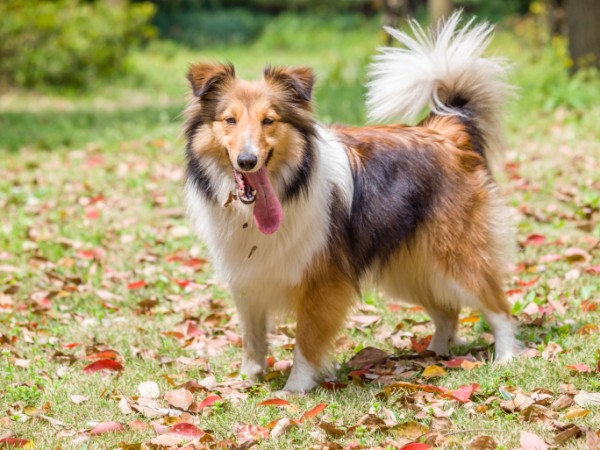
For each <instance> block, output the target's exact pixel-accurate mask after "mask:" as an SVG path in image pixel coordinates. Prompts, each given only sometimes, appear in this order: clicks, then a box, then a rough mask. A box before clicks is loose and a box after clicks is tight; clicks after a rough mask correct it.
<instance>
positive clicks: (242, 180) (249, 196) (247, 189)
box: [233, 169, 256, 205]
mask: <svg viewBox="0 0 600 450" xmlns="http://www.w3.org/2000/svg"><path fill="white" fill-rule="evenodd" d="M233 176H234V178H235V182H236V183H237V186H238V192H237V197H238V198H239V199H240V201H241V202H242V203H245V204H246V205H250V204H252V203H254V202H255V201H256V190H255V189H254V188H253V187H252V186H250V182H249V181H248V178H246V176H245V175H244V174H243V173H241V172H238V171H237V170H235V169H233Z"/></svg>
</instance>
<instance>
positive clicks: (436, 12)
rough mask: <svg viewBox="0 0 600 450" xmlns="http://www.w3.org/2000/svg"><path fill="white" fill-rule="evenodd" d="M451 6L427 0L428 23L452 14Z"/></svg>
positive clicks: (446, 1)
mask: <svg viewBox="0 0 600 450" xmlns="http://www.w3.org/2000/svg"><path fill="white" fill-rule="evenodd" d="M592 1H593V0H592ZM453 8H454V6H453V5H452V0H429V1H428V2H427V11H428V13H429V21H430V23H437V21H438V20H439V19H442V18H444V17H448V16H449V15H450V14H452V9H453Z"/></svg>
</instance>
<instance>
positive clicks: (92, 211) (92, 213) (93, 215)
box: [85, 208, 100, 220]
mask: <svg viewBox="0 0 600 450" xmlns="http://www.w3.org/2000/svg"><path fill="white" fill-rule="evenodd" d="M85 215H86V217H87V218H88V219H90V220H96V219H97V218H98V217H100V212H99V211H98V210H97V209H96V208H88V209H87V210H86V212H85Z"/></svg>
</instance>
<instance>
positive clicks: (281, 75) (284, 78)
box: [264, 66, 315, 102]
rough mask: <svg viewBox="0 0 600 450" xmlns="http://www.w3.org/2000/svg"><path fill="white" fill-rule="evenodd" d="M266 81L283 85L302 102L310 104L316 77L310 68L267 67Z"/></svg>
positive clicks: (265, 72) (265, 71)
mask: <svg viewBox="0 0 600 450" xmlns="http://www.w3.org/2000/svg"><path fill="white" fill-rule="evenodd" d="M264 75H265V79H266V80H267V81H271V82H274V83H279V84H281V85H282V86H283V87H284V88H286V89H288V90H290V91H291V93H292V94H293V95H294V96H295V97H296V98H298V99H299V100H301V101H305V102H310V98H311V95H312V88H313V85H314V84H315V76H314V74H313V71H312V69H311V68H310V67H306V66H300V67H277V66H267V67H265V70H264Z"/></svg>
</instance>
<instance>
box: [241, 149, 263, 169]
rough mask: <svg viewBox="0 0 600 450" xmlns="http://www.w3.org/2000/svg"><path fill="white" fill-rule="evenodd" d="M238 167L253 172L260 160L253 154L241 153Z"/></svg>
mask: <svg viewBox="0 0 600 450" xmlns="http://www.w3.org/2000/svg"><path fill="white" fill-rule="evenodd" d="M237 162H238V165H239V166H240V169H242V170H252V169H254V166H256V163H257V162H258V158H257V157H256V156H255V155H253V154H252V153H240V155H239V156H238V159H237Z"/></svg>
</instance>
